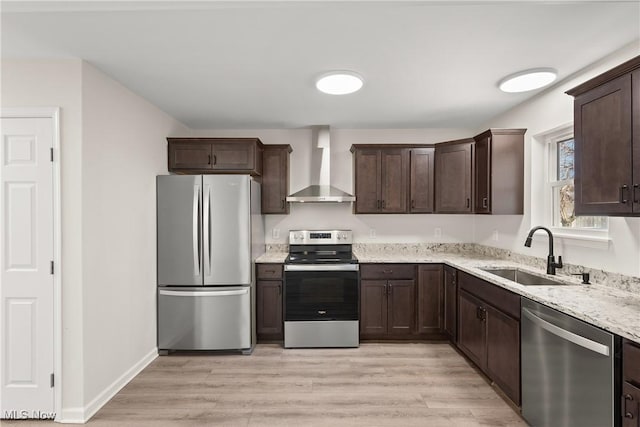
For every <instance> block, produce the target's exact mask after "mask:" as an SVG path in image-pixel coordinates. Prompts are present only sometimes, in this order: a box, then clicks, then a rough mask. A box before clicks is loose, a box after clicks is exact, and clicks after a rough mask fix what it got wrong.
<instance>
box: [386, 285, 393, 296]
mask: <svg viewBox="0 0 640 427" xmlns="http://www.w3.org/2000/svg"><path fill="white" fill-rule="evenodd" d="M392 287H393V285H392V284H391V283H389V293H388V294H387V295H391V293H392V292H393V291H392V289H391V288H392Z"/></svg>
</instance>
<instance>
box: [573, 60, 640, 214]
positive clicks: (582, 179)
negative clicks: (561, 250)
mask: <svg viewBox="0 0 640 427" xmlns="http://www.w3.org/2000/svg"><path fill="white" fill-rule="evenodd" d="M567 94H569V95H572V96H574V97H575V99H574V104H573V105H574V140H575V164H574V168H575V171H574V185H575V212H576V215H611V216H637V215H640V56H638V57H635V58H633V59H631V60H629V61H627V62H625V63H624V64H621V65H619V66H617V67H615V68H613V69H611V70H609V71H608V72H606V73H603V74H601V75H599V76H597V77H594V78H593V79H591V80H589V81H587V82H585V83H583V84H581V85H580V86H577V87H575V88H573V89H571V90H569V91H567Z"/></svg>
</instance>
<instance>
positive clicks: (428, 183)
mask: <svg viewBox="0 0 640 427" xmlns="http://www.w3.org/2000/svg"><path fill="white" fill-rule="evenodd" d="M434 156H435V150H434V149H433V148H414V149H412V150H411V153H410V157H411V162H410V163H411V165H410V167H409V174H410V181H411V185H410V188H409V191H410V195H409V199H410V200H411V202H410V203H409V212H411V213H431V212H433V177H434V172H433V166H434Z"/></svg>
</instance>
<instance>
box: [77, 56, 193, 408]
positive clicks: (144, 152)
mask: <svg viewBox="0 0 640 427" xmlns="http://www.w3.org/2000/svg"><path fill="white" fill-rule="evenodd" d="M186 131H187V129H186V128H185V127H184V126H183V125H182V124H180V123H179V122H178V121H176V120H174V119H173V118H172V117H170V116H168V115H167V114H166V113H164V112H162V111H161V110H159V109H158V108H157V107H155V106H154V105H152V104H150V103H149V102H147V101H146V100H144V99H142V98H141V97H139V96H138V95H136V94H134V93H133V92H131V91H130V90H128V89H127V88H125V87H124V86H122V85H121V84H119V83H118V82H116V81H114V80H112V79H111V78H110V77H108V76H106V75H105V74H103V73H102V72H100V71H98V70H97V69H96V68H94V67H93V66H92V65H90V64H88V63H86V62H83V63H82V164H83V170H82V182H83V187H82V249H83V253H84V258H83V270H82V279H83V280H82V281H83V290H84V291H83V309H84V316H83V322H84V334H83V346H84V402H85V407H86V411H88V412H89V413H90V412H91V411H92V410H94V409H96V405H95V404H92V402H93V401H94V400H95V399H96V398H97V402H96V403H97V404H102V403H105V402H104V401H103V399H104V398H105V397H106V398H108V397H110V396H108V395H105V394H104V393H105V391H106V392H107V393H108V392H109V391H113V390H114V387H115V391H117V389H118V388H119V386H121V385H122V384H118V383H117V380H118V379H119V378H120V377H121V376H122V375H123V374H125V373H126V372H127V371H128V370H129V369H131V368H132V367H134V366H137V364H140V362H141V361H143V360H145V358H147V359H148V357H149V354H150V353H155V349H156V211H155V205H156V203H155V202H156V182H155V176H156V175H158V174H166V173H167V143H166V137H167V136H172V135H175V134H184V133H185V132H186ZM98 407H99V406H98Z"/></svg>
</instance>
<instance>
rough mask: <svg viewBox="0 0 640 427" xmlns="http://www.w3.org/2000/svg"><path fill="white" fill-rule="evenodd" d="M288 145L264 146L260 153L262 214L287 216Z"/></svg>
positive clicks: (289, 150)
mask: <svg viewBox="0 0 640 427" xmlns="http://www.w3.org/2000/svg"><path fill="white" fill-rule="evenodd" d="M289 153H291V146H290V145H265V146H264V151H263V153H262V213H263V214H288V213H289V203H288V202H287V196H288V195H289Z"/></svg>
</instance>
